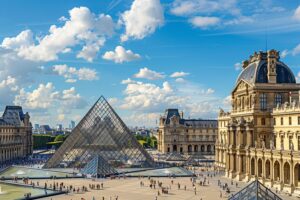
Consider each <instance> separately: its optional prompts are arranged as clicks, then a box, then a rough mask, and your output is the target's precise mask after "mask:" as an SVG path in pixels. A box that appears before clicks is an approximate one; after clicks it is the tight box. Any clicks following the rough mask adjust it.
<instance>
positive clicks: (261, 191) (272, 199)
mask: <svg viewBox="0 0 300 200" xmlns="http://www.w3.org/2000/svg"><path fill="white" fill-rule="evenodd" d="M229 200H282V199H281V198H280V197H279V196H277V195H276V194H275V193H274V192H272V191H271V190H270V189H269V188H267V187H265V186H264V185H263V184H261V183H260V182H259V181H258V180H255V181H253V182H252V183H250V184H249V185H247V186H246V187H244V188H243V189H242V190H241V191H239V192H237V193H235V194H234V195H233V196H232V197H230V198H229Z"/></svg>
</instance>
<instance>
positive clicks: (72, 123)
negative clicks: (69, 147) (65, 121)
mask: <svg viewBox="0 0 300 200" xmlns="http://www.w3.org/2000/svg"><path fill="white" fill-rule="evenodd" d="M69 128H70V129H74V128H75V122H74V121H71V123H70V126H69Z"/></svg>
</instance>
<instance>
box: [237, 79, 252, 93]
mask: <svg viewBox="0 0 300 200" xmlns="http://www.w3.org/2000/svg"><path fill="white" fill-rule="evenodd" d="M249 86H250V85H249V84H248V83H247V82H245V81H244V80H240V81H239V83H238V84H237V85H236V87H235V88H234V90H233V92H239V91H245V90H246V91H247V90H248V88H249Z"/></svg>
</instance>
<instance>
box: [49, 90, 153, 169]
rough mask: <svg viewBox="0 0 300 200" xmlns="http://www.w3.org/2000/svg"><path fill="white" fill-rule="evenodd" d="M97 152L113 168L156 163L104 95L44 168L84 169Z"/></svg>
mask: <svg viewBox="0 0 300 200" xmlns="http://www.w3.org/2000/svg"><path fill="white" fill-rule="evenodd" d="M97 155H99V156H100V157H101V159H103V160H105V161H106V163H107V164H109V165H110V166H111V167H112V168H117V167H154V161H153V159H152V157H150V155H149V154H148V153H147V152H146V151H145V150H144V149H143V148H142V146H141V145H140V144H139V143H138V141H137V140H136V139H135V137H134V136H133V135H132V134H131V133H130V131H129V129H128V128H127V126H126V125H125V124H124V122H123V121H122V120H121V118H120V117H119V116H118V115H117V113H116V112H115V111H114V109H113V108H112V107H111V106H110V105H109V103H108V102H107V101H106V99H105V98H104V97H103V96H101V97H100V98H99V99H98V101H97V102H96V103H95V104H94V105H93V107H92V108H91V109H90V110H89V111H88V113H87V114H86V115H85V116H84V117H83V119H82V120H81V121H80V122H79V123H78V125H77V126H76V127H75V128H74V129H73V131H72V132H71V134H70V135H69V137H68V138H67V139H66V140H65V142H64V143H63V144H62V145H61V146H60V148H59V149H58V150H57V151H56V152H55V154H54V155H53V156H52V157H51V158H50V159H49V160H48V161H47V163H46V164H45V165H44V168H56V167H66V168H78V169H82V168H84V167H85V166H86V164H87V163H89V162H90V161H91V160H92V159H93V158H95V157H96V156H97Z"/></svg>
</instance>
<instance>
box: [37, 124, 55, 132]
mask: <svg viewBox="0 0 300 200" xmlns="http://www.w3.org/2000/svg"><path fill="white" fill-rule="evenodd" d="M39 132H40V134H52V133H53V130H52V128H50V126H49V125H41V126H40V129H39Z"/></svg>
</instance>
